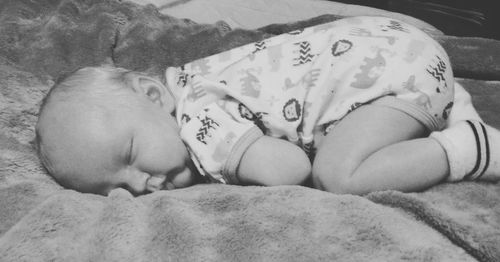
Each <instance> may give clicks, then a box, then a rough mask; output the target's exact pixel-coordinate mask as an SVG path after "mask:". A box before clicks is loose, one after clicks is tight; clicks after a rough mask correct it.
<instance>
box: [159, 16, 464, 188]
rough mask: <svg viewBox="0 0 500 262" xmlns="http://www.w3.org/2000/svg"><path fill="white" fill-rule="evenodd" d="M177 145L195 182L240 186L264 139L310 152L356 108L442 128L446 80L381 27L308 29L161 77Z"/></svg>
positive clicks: (432, 52)
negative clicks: (250, 151) (172, 102)
mask: <svg viewBox="0 0 500 262" xmlns="http://www.w3.org/2000/svg"><path fill="white" fill-rule="evenodd" d="M166 78H167V83H168V86H169V88H170V89H171V90H172V91H173V93H174V95H175V96H176V99H177V101H178V104H177V111H176V114H177V121H178V124H179V125H180V126H181V137H182V139H183V140H184V142H185V143H186V145H187V146H188V149H189V151H190V153H191V156H192V158H193V161H194V162H195V164H196V166H197V168H198V169H199V171H200V173H201V174H202V175H205V176H207V177H208V178H209V179H210V180H212V181H218V182H222V183H238V180H237V178H236V170H237V168H238V164H239V161H240V159H241V157H242V155H243V154H244V152H245V151H246V149H247V148H248V147H249V146H250V145H251V144H252V143H253V142H254V141H256V140H257V139H258V138H259V137H260V136H262V135H268V136H272V137H277V138H282V139H286V140H288V141H290V142H292V143H295V144H297V145H299V146H301V147H302V148H303V149H304V151H305V152H306V153H307V154H308V155H309V156H310V158H311V159H312V158H313V157H314V151H315V145H317V144H319V143H321V139H322V138H323V137H324V136H325V135H326V134H327V133H328V132H329V130H331V128H333V127H334V126H335V123H336V122H337V121H339V120H340V119H342V118H343V117H344V116H345V115H346V114H348V113H349V112H351V111H352V110H355V109H356V108H357V107H359V106H360V105H363V104H366V103H371V104H374V105H379V106H387V107H391V108H394V109H396V110H400V111H402V112H405V113H407V114H408V115H410V116H412V117H414V118H415V119H417V120H418V121H420V122H421V123H422V124H423V125H425V126H426V127H427V128H428V129H429V130H430V131H435V130H440V129H442V128H443V127H444V125H445V123H446V119H447V118H448V115H449V113H450V110H451V107H452V106H453V102H452V101H453V93H454V91H453V87H454V82H453V81H454V80H453V74H452V70H451V66H450V62H449V59H448V56H447V55H446V53H445V51H444V50H443V48H442V47H441V46H440V45H439V44H438V43H437V42H436V41H434V40H433V39H432V38H430V37H429V36H428V35H427V34H425V33H423V32H422V31H420V30H419V29H417V28H415V27H413V26H411V25H408V24H405V23H403V22H400V21H396V20H393V19H389V18H383V17H353V18H346V19H342V20H338V21H335V22H331V23H327V24H322V25H317V26H313V27H309V28H306V29H303V30H299V31H293V32H290V33H287V34H283V35H279V36H275V37H272V38H269V39H266V40H263V41H261V42H256V43H252V44H248V45H245V46H242V47H239V48H235V49H232V50H229V51H226V52H223V53H220V54H216V55H213V56H210V57H206V58H203V59H199V60H196V61H193V62H191V63H188V64H186V65H184V66H182V67H179V68H172V67H171V68H168V69H167V72H166Z"/></svg>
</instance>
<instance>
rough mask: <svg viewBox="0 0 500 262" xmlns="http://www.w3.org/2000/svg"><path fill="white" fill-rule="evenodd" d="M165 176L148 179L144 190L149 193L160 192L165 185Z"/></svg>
mask: <svg viewBox="0 0 500 262" xmlns="http://www.w3.org/2000/svg"><path fill="white" fill-rule="evenodd" d="M165 179H166V176H152V177H150V178H149V179H148V181H147V185H146V188H147V190H148V191H150V192H155V191H158V190H162V189H163V188H164V187H165V185H164V183H165Z"/></svg>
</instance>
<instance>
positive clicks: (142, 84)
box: [134, 74, 175, 113]
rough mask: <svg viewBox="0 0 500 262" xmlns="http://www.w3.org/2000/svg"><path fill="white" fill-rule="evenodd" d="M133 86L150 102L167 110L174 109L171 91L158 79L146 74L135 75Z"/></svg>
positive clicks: (171, 110)
mask: <svg viewBox="0 0 500 262" xmlns="http://www.w3.org/2000/svg"><path fill="white" fill-rule="evenodd" d="M134 87H135V89H138V90H137V91H139V92H141V94H143V95H144V96H146V98H147V99H149V100H150V101H151V102H153V103H155V104H158V105H159V106H160V107H162V108H165V109H167V111H168V112H170V113H171V112H173V111H174V109H175V99H174V96H173V94H172V93H171V91H170V90H169V89H168V88H167V87H166V86H165V85H163V84H162V83H161V82H160V81H158V80H156V79H155V78H153V77H150V76H146V75H140V74H138V75H136V76H135V79H134Z"/></svg>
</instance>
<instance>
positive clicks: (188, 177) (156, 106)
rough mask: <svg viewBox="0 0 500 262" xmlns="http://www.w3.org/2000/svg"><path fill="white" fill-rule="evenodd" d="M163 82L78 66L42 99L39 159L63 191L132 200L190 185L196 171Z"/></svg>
mask: <svg viewBox="0 0 500 262" xmlns="http://www.w3.org/2000/svg"><path fill="white" fill-rule="evenodd" d="M174 110H175V101H174V96H173V95H172V93H171V92H170V91H169V90H168V88H166V87H165V86H164V85H163V84H162V83H161V82H159V81H157V80H156V79H155V78H152V77H149V76H147V75H144V74H140V73H138V72H133V71H127V70H124V69H119V68H108V67H93V68H83V69H80V70H78V71H76V72H75V73H73V74H71V75H69V76H67V77H65V78H64V79H62V80H61V81H59V82H58V83H57V84H56V85H55V86H54V87H53V88H52V89H51V90H50V92H49V94H47V96H46V97H45V99H44V101H43V103H42V106H41V108H40V115H39V118H38V123H37V125H36V142H37V149H38V152H39V157H40V160H41V162H42V163H43V165H44V166H45V168H46V169H47V171H48V172H49V173H50V174H51V175H52V176H53V177H54V179H55V180H56V181H57V182H58V183H60V184H61V185H62V186H64V187H67V188H71V189H75V190H77V191H80V192H89V193H97V194H103V195H106V194H108V193H109V191H110V190H112V189H114V188H118V187H121V188H125V189H127V190H129V191H130V192H132V193H133V194H135V195H139V194H145V193H149V192H152V191H156V190H160V189H172V188H181V187H186V186H189V185H191V184H192V183H193V182H194V181H193V177H194V168H193V167H192V163H191V161H190V159H189V156H188V153H187V149H186V148H185V146H184V144H183V142H182V141H181V139H180V137H179V134H178V131H179V130H178V129H179V127H178V125H177V123H176V121H175V118H174V117H173V113H174Z"/></svg>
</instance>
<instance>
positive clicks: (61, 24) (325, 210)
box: [0, 0, 500, 261]
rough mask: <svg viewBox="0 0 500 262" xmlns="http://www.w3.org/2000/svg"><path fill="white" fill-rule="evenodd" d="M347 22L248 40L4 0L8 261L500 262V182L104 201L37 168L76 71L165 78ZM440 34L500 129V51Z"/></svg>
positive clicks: (157, 20) (2, 222) (1, 142)
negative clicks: (188, 65) (359, 192)
mask: <svg viewBox="0 0 500 262" xmlns="http://www.w3.org/2000/svg"><path fill="white" fill-rule="evenodd" d="M337 18H339V17H338V16H334V15H333V16H322V17H318V18H315V19H311V20H307V21H301V22H298V23H293V24H282V25H272V26H269V27H265V28H262V29H261V30H255V31H245V30H232V29H231V28H229V27H228V26H227V25H226V24H225V23H223V22H220V23H217V24H213V25H207V24H205V25H201V24H196V23H194V22H192V21H189V20H179V19H176V18H173V17H167V16H164V15H161V14H160V13H159V12H158V10H156V8H155V7H154V6H146V7H143V6H138V5H135V4H131V3H127V2H122V1H118V0H86V1H83V0H82V1H76V0H74V1H71V0H38V1H29V0H16V1H9V0H0V261H260V260H262V261H500V184H487V183H473V182H463V183H456V184H443V185H439V186H436V187H434V188H431V189H430V190H427V191H425V192H421V193H411V194H404V193H399V192H394V191H385V192H376V193H372V194H370V195H368V196H365V197H359V196H351V195H335V194H330V193H326V192H321V191H318V190H315V189H310V188H306V187H300V186H283V187H268V188H266V187H240V186H228V185H215V184H210V185H197V186H193V187H190V188H186V189H180V190H174V191H162V192H156V193H153V194H149V195H145V196H141V197H133V196H132V195H131V194H129V193H128V192H127V191H124V190H115V191H113V192H112V193H111V194H110V196H108V197H103V196H97V195H91V194H82V193H78V192H75V191H72V190H65V189H63V188H62V187H60V186H59V185H58V184H57V183H55V182H54V181H53V180H52V179H51V178H50V177H49V176H48V175H47V174H46V172H45V171H44V169H43V168H42V167H41V165H40V163H39V161H38V158H37V156H36V154H35V150H34V148H33V139H34V132H33V131H34V124H35V122H36V119H37V113H38V106H39V104H40V101H41V99H42V98H43V96H44V94H46V93H47V91H48V90H49V88H50V86H51V85H52V84H53V82H54V80H55V79H56V78H57V77H59V76H61V75H63V74H65V73H67V72H70V71H72V70H74V69H76V68H79V67H82V66H88V65H99V64H103V63H108V64H110V63H112V64H115V65H117V66H120V67H126V68H129V69H135V70H140V71H144V72H148V73H150V74H152V75H156V76H158V77H161V75H162V74H161V73H162V71H163V70H164V69H165V67H166V66H169V65H180V64H183V63H185V62H188V61H190V60H193V59H195V58H200V57H203V56H207V55H210V54H213V53H217V52H220V51H222V50H227V49H229V48H232V47H235V46H239V45H242V44H245V43H249V42H252V41H256V40H260V39H263V38H265V37H268V36H271V35H273V34H277V33H281V32H286V31H289V30H292V29H296V28H300V27H304V26H308V25H313V24H317V23H321V22H325V21H331V20H333V19H337ZM434 36H435V37H436V38H437V39H438V40H439V41H440V42H441V43H442V44H443V45H444V47H445V48H446V49H447V50H448V52H449V53H450V56H451V59H452V62H453V64H454V65H455V74H456V76H457V78H458V79H459V81H460V82H461V83H462V84H463V85H464V86H465V88H466V89H468V90H469V91H470V92H471V93H472V95H473V101H474V103H475V105H476V106H477V108H478V110H479V112H480V114H481V115H482V117H483V118H484V119H485V120H486V121H487V122H489V123H490V124H492V125H494V126H496V127H500V82H498V81H497V80H500V42H497V41H493V40H488V39H480V38H456V37H450V36H444V35H440V34H439V32H437V31H436V32H434Z"/></svg>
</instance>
